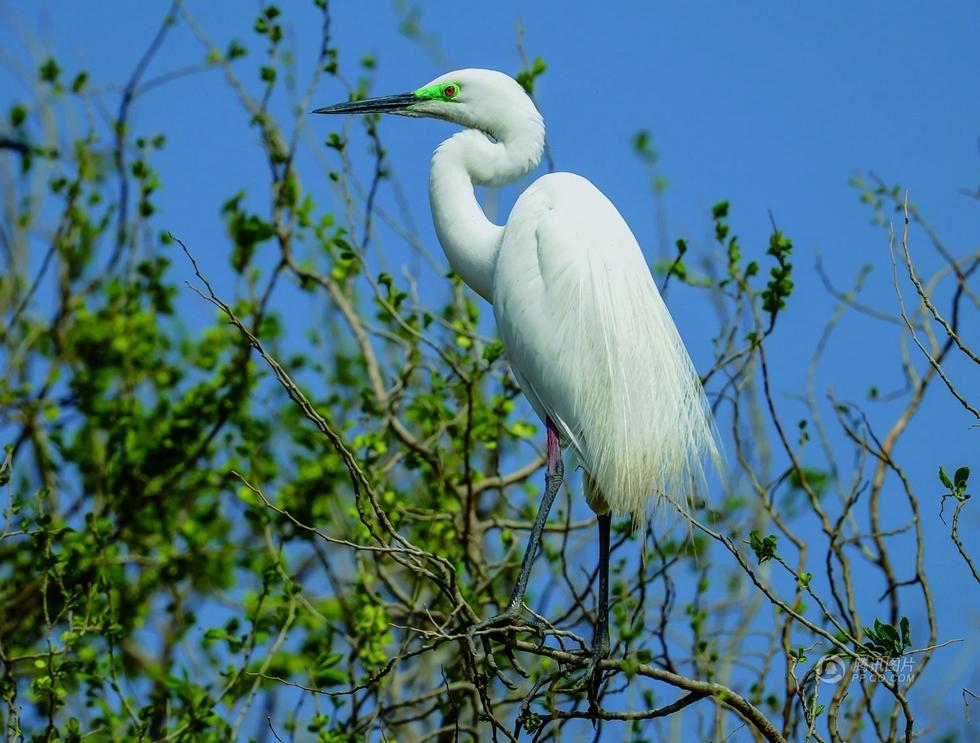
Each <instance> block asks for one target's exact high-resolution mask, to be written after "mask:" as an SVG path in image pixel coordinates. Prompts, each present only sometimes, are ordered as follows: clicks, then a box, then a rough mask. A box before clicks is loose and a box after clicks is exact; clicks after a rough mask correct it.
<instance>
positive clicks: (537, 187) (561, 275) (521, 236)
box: [504, 173, 647, 287]
mask: <svg viewBox="0 0 980 743" xmlns="http://www.w3.org/2000/svg"><path fill="white" fill-rule="evenodd" d="M508 233H509V234H508ZM504 243H505V250H504V252H505V253H506V254H509V256H508V257H509V258H512V259H513V258H515V256H514V253H516V252H521V253H525V251H528V250H533V252H534V254H535V256H536V259H537V260H536V263H537V266H536V268H537V270H538V271H539V272H540V275H541V277H542V279H544V281H545V283H546V285H547V284H550V285H551V286H558V285H560V284H564V283H565V281H568V280H572V281H575V282H578V281H581V280H591V279H594V278H596V276H595V273H596V271H598V272H600V273H606V272H607V271H609V270H618V271H624V270H630V269H631V268H632V269H634V270H642V271H646V270H647V269H646V262H645V260H644V259H643V255H642V253H641V251H640V246H639V245H638V244H637V241H636V238H635V237H634V235H633V233H632V231H631V230H630V228H629V226H628V225H627V224H626V221H625V220H624V219H623V217H622V216H621V215H620V213H619V211H617V209H616V207H615V206H614V205H613V204H612V202H610V201H609V199H607V198H606V196H605V195H604V194H603V193H602V192H601V191H600V190H599V189H598V188H596V187H595V186H594V185H593V184H592V183H591V182H590V181H589V180H588V179H586V178H583V177H582V176H580V175H576V174H574V173H549V174H548V175H545V176H542V177H541V178H538V179H537V180H536V181H535V182H534V183H533V184H531V186H530V187H528V189H527V190H526V191H525V192H524V194H522V196H521V197H520V198H519V199H518V201H517V203H516V204H515V205H514V209H513V211H512V212H511V217H510V219H509V220H508V223H507V228H506V230H505V237H504ZM525 255H526V253H525ZM527 257H528V258H529V257H530V256H527ZM525 260H527V258H524V259H523V260H520V259H518V261H517V262H520V263H523V262H524V261H525ZM590 277H591V278H590ZM563 280H564V281H563ZM566 287H567V285H566Z"/></svg>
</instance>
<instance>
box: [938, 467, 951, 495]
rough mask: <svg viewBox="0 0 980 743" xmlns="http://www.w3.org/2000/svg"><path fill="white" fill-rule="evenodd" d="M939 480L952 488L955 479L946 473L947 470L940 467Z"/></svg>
mask: <svg viewBox="0 0 980 743" xmlns="http://www.w3.org/2000/svg"><path fill="white" fill-rule="evenodd" d="M939 481H940V482H941V483H942V484H943V485H945V486H946V487H947V488H949V489H950V490H952V489H953V481H952V480H950V479H949V475H947V474H946V470H944V469H943V468H942V467H940V468H939Z"/></svg>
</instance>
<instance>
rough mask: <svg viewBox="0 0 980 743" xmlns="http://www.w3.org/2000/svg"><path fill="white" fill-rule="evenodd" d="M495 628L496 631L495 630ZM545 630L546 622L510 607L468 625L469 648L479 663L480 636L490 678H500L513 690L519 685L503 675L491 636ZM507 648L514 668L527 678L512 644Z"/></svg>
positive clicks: (475, 660) (539, 632)
mask: <svg viewBox="0 0 980 743" xmlns="http://www.w3.org/2000/svg"><path fill="white" fill-rule="evenodd" d="M493 630H496V631H495V632H494V631H493ZM543 630H544V624H543V623H542V622H539V621H538V620H536V619H527V618H525V617H523V616H521V612H520V609H519V608H508V609H507V610H506V611H504V612H503V613H501V614H497V615H496V616H493V617H488V618H487V619H481V620H480V621H479V622H476V623H475V624H472V625H470V626H469V627H467V628H466V644H467V647H468V648H469V651H470V657H472V658H473V662H474V664H476V663H478V662H479V660H480V656H481V653H480V652H479V651H478V650H477V646H476V638H477V637H479V638H480V640H481V641H482V645H483V653H482V655H483V660H484V662H485V663H486V666H487V668H488V669H489V674H488V678H489V679H492V678H499V679H500V681H501V682H502V683H503V684H504V685H505V686H506V687H507V688H509V689H511V690H512V691H513V690H515V689H516V688H517V687H516V686H514V685H513V684H512V683H511V682H510V681H508V680H507V679H506V678H505V677H504V676H503V675H502V673H501V671H500V667H499V666H498V665H497V661H496V659H495V658H494V656H493V649H492V648H491V647H490V636H491V635H492V634H498V633H504V632H515V631H516V632H520V631H531V632H534V633H536V634H539V635H541V634H542V633H543ZM542 641H543V640H542ZM505 649H506V652H507V657H508V659H509V660H510V663H511V665H512V666H513V667H514V670H516V671H517V672H518V673H519V674H521V675H522V676H524V678H527V676H528V673H527V671H525V670H524V668H523V667H522V666H521V664H520V663H519V662H518V661H517V658H516V657H515V656H514V652H513V648H512V647H511V646H510V645H507V646H506V648H505Z"/></svg>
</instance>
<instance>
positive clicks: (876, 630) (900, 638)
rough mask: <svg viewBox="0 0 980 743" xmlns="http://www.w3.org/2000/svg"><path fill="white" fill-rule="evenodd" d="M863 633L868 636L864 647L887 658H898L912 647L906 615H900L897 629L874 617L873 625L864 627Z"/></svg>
mask: <svg viewBox="0 0 980 743" xmlns="http://www.w3.org/2000/svg"><path fill="white" fill-rule="evenodd" d="M864 634H865V637H867V638H868V639H867V641H866V642H865V643H864V647H865V648H866V649H867V650H869V651H870V652H872V653H875V654H877V655H884V656H885V657H887V658H898V657H899V656H901V655H902V654H903V653H904V652H905V651H906V650H908V649H909V648H910V647H912V639H911V634H910V628H909V620H908V618H907V617H902V619H901V621H900V622H899V626H898V629H896V628H895V627H894V626H893V625H891V624H885V623H884V622H881V621H879V620H878V619H875V623H874V627H865V628H864Z"/></svg>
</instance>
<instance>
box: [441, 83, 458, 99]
mask: <svg viewBox="0 0 980 743" xmlns="http://www.w3.org/2000/svg"><path fill="white" fill-rule="evenodd" d="M457 92H459V91H458V90H457V88H456V86H455V85H447V86H446V87H445V88H443V89H442V94H443V95H444V96H446V98H454V97H455V96H456V93H457Z"/></svg>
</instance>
